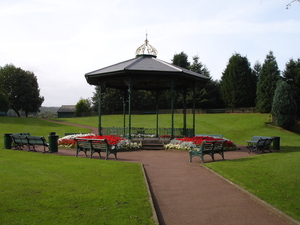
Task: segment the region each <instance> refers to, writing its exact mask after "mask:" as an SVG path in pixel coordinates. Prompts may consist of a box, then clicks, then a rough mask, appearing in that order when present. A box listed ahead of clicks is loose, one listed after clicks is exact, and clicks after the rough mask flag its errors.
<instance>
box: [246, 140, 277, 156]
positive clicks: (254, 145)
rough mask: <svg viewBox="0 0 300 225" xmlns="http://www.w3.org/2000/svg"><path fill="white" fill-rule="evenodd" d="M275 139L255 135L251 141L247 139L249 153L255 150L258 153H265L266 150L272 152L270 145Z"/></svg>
mask: <svg viewBox="0 0 300 225" xmlns="http://www.w3.org/2000/svg"><path fill="white" fill-rule="evenodd" d="M273 139H274V138H272V137H263V136H253V137H252V138H251V140H250V141H246V142H247V144H248V145H247V148H248V149H249V153H250V152H254V151H256V152H257V153H260V152H261V153H265V151H266V150H267V151H269V152H272V151H271V150H270V145H271V143H272V141H273Z"/></svg>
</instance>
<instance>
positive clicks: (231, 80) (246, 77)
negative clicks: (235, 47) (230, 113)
mask: <svg viewBox="0 0 300 225" xmlns="http://www.w3.org/2000/svg"><path fill="white" fill-rule="evenodd" d="M255 90H256V77H255V74H254V73H253V71H252V69H251V68H250V63H249V61H248V59H247V57H245V56H241V55H240V54H237V53H236V54H234V55H232V57H231V58H230V59H229V62H228V64H227V67H226V69H225V70H224V72H223V75H222V77H221V82H220V92H221V97H222V99H223V101H224V104H225V106H226V107H230V108H235V107H253V106H254V105H255Z"/></svg>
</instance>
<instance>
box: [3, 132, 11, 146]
mask: <svg viewBox="0 0 300 225" xmlns="http://www.w3.org/2000/svg"><path fill="white" fill-rule="evenodd" d="M11 135H12V134H4V149H11V142H12V139H11Z"/></svg>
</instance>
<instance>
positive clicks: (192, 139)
mask: <svg viewBox="0 0 300 225" xmlns="http://www.w3.org/2000/svg"><path fill="white" fill-rule="evenodd" d="M175 139H176V140H180V141H183V142H193V143H194V144H195V145H201V144H202V142H203V141H217V140H224V139H222V138H214V137H210V136H195V137H185V138H175ZM225 146H226V147H234V146H235V144H233V142H232V141H226V142H225Z"/></svg>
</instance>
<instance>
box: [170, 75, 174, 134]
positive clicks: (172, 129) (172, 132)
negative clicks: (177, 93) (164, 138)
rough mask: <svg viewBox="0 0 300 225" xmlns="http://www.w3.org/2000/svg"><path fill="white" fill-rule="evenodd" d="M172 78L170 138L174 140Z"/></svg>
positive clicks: (172, 84)
mask: <svg viewBox="0 0 300 225" xmlns="http://www.w3.org/2000/svg"><path fill="white" fill-rule="evenodd" d="M174 85H175V84H174V78H173V79H172V81H171V137H170V139H171V140H172V139H174Z"/></svg>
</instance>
